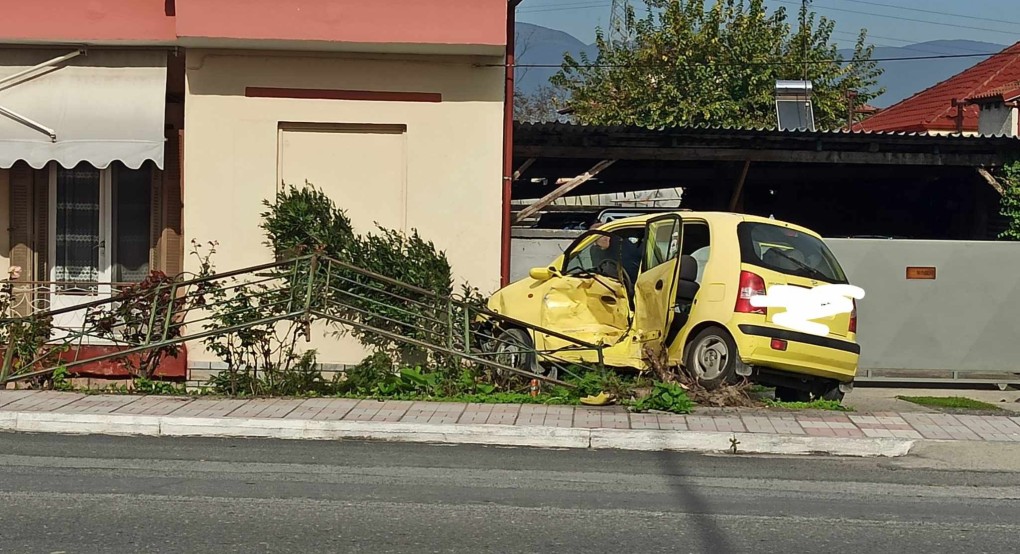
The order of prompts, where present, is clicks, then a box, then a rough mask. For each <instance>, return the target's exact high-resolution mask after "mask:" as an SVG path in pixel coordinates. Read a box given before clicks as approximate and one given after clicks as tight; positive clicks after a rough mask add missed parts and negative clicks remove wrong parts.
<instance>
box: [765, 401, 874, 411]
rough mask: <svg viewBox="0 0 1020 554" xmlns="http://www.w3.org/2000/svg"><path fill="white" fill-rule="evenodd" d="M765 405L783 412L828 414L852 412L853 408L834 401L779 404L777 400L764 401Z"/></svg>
mask: <svg viewBox="0 0 1020 554" xmlns="http://www.w3.org/2000/svg"><path fill="white" fill-rule="evenodd" d="M765 405H766V406H768V407H770V408H783V409H785V410H828V411H830V412H852V411H854V410H853V408H851V407H849V406H844V405H842V404H840V403H839V402H837V401H835V400H813V401H811V402H780V401H778V400H765Z"/></svg>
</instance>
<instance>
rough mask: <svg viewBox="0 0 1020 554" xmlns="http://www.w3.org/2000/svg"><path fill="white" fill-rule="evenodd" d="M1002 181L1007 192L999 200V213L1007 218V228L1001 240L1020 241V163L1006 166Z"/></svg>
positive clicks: (1000, 236)
mask: <svg viewBox="0 0 1020 554" xmlns="http://www.w3.org/2000/svg"><path fill="white" fill-rule="evenodd" d="M1001 179H1002V181H1003V188H1004V189H1005V190H1004V191H1003V192H1004V194H1003V195H1002V198H1001V199H1000V200H999V206H1000V211H999V213H1000V214H1002V215H1003V216H1004V217H1005V218H1006V222H1007V227H1006V230H1005V231H1003V232H1002V233H1001V234H1000V235H999V238H1002V239H1007V240H1020V161H1014V162H1012V163H1010V164H1007V165H1005V166H1004V167H1003V168H1002V176H1001Z"/></svg>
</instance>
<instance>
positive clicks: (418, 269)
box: [261, 183, 484, 386]
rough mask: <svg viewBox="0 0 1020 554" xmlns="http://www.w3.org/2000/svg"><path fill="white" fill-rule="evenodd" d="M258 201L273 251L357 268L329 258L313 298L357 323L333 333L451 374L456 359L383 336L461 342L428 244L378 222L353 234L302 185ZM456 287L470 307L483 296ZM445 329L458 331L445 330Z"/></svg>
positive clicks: (439, 263) (448, 277)
mask: <svg viewBox="0 0 1020 554" xmlns="http://www.w3.org/2000/svg"><path fill="white" fill-rule="evenodd" d="M265 206H266V208H267V210H266V211H265V212H264V213H263V214H262V217H263V221H262V223H261V227H262V229H263V230H264V231H265V233H266V238H267V241H268V242H267V244H269V245H270V247H271V248H273V250H274V252H277V253H278V254H280V253H284V254H288V255H293V254H301V253H310V252H318V253H321V254H324V255H326V256H329V257H331V258H334V259H336V260H338V261H340V262H342V263H349V264H351V266H355V267H358V268H360V269H362V270H363V271H356V270H353V269H350V268H347V267H344V266H342V265H339V264H333V265H332V266H331V267H330V268H329V271H330V274H329V283H330V286H329V288H328V290H326V291H323V293H322V294H316V295H315V297H314V302H315V304H314V306H315V307H316V308H317V309H323V310H328V311H329V313H330V314H331V315H334V316H336V317H338V318H340V319H343V320H346V321H350V322H354V323H356V324H357V325H348V326H335V327H334V328H333V332H334V334H335V335H336V336H345V335H350V336H352V337H354V338H355V339H357V340H358V341H359V342H361V343H362V344H364V345H367V346H369V347H371V349H372V351H373V352H384V353H386V355H387V356H389V357H390V358H391V359H392V360H394V361H395V362H398V365H402V366H410V367H414V366H421V367H427V368H433V369H436V368H446V370H447V373H448V374H447V375H444V381H445V380H449V379H452V378H454V377H455V376H456V375H457V374H458V372H459V370H460V363H459V362H458V361H457V360H455V359H451V358H450V357H449V356H444V355H437V354H436V353H434V352H430V351H429V350H430V349H425V348H418V347H412V346H408V345H407V343H406V342H405V341H403V340H395V339H393V338H391V336H398V337H404V338H409V339H413V340H417V341H421V342H424V343H432V344H444V345H445V344H446V342H447V341H448V340H454V341H456V343H457V344H455V346H460V343H462V342H463V340H464V333H463V331H462V329H463V325H464V320H465V317H464V313H463V310H462V309H461V308H460V307H459V306H456V305H454V304H452V303H451V302H450V301H449V300H448V299H449V298H450V297H451V295H452V294H453V288H454V283H453V277H452V272H451V269H450V263H449V261H448V260H447V258H446V254H445V253H444V252H443V251H442V250H439V249H438V248H437V247H436V245H435V244H434V243H432V242H430V241H427V240H425V239H424V238H422V237H421V235H419V234H418V232H417V231H415V230H412V231H411V232H410V233H409V234H405V233H402V232H399V231H395V230H391V229H385V228H382V227H378V226H377V228H376V230H375V231H374V232H371V233H368V234H365V235H357V234H355V233H354V231H353V230H352V227H351V222H350V219H349V218H348V217H347V215H346V213H345V212H344V210H342V209H340V208H339V207H337V205H336V204H335V203H334V202H333V200H332V199H330V198H329V197H328V196H327V195H326V194H325V193H324V192H322V191H321V190H319V189H316V188H314V187H313V186H312V185H310V184H307V183H306V184H305V186H304V187H295V186H289V187H287V188H285V189H284V190H281V191H280V192H279V193H278V194H277V195H276V198H275V201H273V202H269V201H266V202H265ZM319 271H323V268H322V267H320V268H319ZM378 276H381V277H383V279H379V278H378ZM387 279H389V280H392V281H388V280H387ZM401 283H406V284H410V285H412V287H413V288H409V287H407V286H402V285H401ZM461 293H462V295H463V296H464V297H465V298H466V299H468V300H469V301H470V302H472V303H473V305H477V304H482V303H483V302H484V299H483V297H482V295H481V294H479V292H478V290H477V289H473V288H471V287H470V286H468V285H464V286H463V287H462V291H461ZM451 328H456V329H457V330H458V332H455V333H452V334H451V333H450V330H451ZM378 331H382V333H379V332H378ZM387 334H389V335H391V336H387ZM354 371H358V370H354ZM355 381H357V379H355ZM352 386H354V385H352Z"/></svg>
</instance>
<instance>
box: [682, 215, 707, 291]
mask: <svg viewBox="0 0 1020 554" xmlns="http://www.w3.org/2000/svg"><path fill="white" fill-rule="evenodd" d="M711 245H712V243H711V236H710V233H709V230H708V224H706V223H702V222H693V221H692V222H690V223H688V222H684V244H683V254H684V255H685V256H690V257H692V258H694V260H695V261H696V262H697V263H698V276H697V277H696V278H695V279H694V281H695V282H696V283H699V284H700V283H701V278H702V277H703V276H704V274H705V266H706V265H708V257H709V254H710V253H711Z"/></svg>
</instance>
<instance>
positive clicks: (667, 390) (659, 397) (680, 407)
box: [633, 382, 694, 414]
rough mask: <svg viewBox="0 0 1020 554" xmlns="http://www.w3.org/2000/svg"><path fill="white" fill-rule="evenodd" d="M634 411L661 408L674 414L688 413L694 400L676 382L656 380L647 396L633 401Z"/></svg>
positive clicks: (692, 407)
mask: <svg viewBox="0 0 1020 554" xmlns="http://www.w3.org/2000/svg"><path fill="white" fill-rule="evenodd" d="M633 409H634V411H638V412H644V411H648V410H661V411H664V412H673V413H675V414H689V413H691V410H693V409H694V402H692V401H691V399H690V398H689V397H688V396H687V392H686V391H685V390H684V389H683V387H681V386H680V385H677V384H676V383H662V382H657V383H655V385H654V386H653V387H652V392H651V394H649V395H648V396H646V397H644V398H641V399H640V400H638V401H637V402H635V403H634V406H633Z"/></svg>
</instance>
